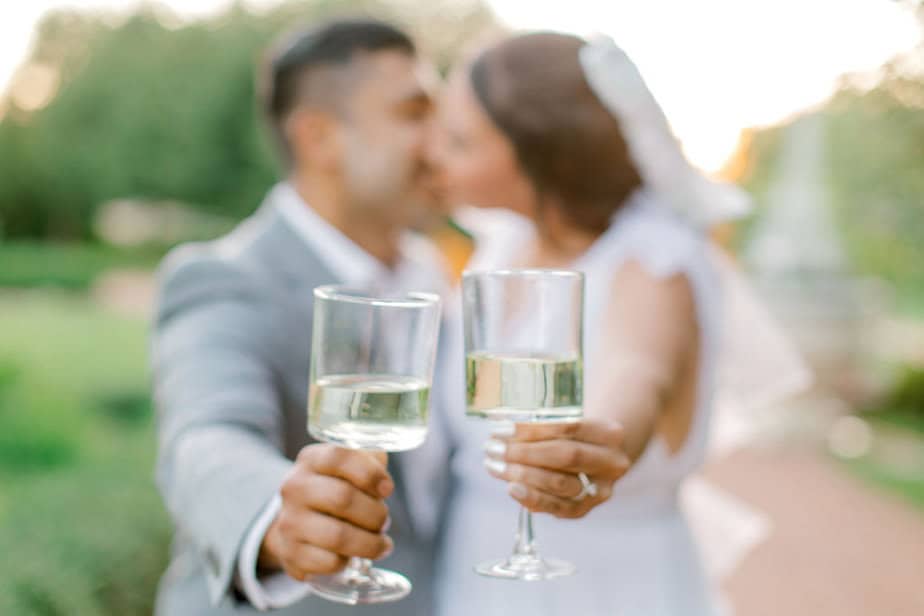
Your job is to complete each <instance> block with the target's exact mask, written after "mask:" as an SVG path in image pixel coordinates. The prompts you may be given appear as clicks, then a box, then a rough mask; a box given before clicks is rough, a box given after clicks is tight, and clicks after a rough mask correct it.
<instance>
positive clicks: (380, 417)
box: [308, 374, 430, 451]
mask: <svg viewBox="0 0 924 616" xmlns="http://www.w3.org/2000/svg"><path fill="white" fill-rule="evenodd" d="M429 399H430V385H429V383H427V381H425V380H424V379H420V378H415V377H409V376H400V375H394V374H338V375H332V376H327V377H323V378H319V379H318V380H317V381H316V382H315V383H312V384H311V391H310V396H309V400H310V403H309V405H308V414H309V424H308V425H309V429H310V432H311V436H313V437H314V438H316V439H318V440H321V441H327V442H328V443H338V444H340V445H343V446H344V447H350V448H352V449H382V450H385V451H405V450H407V449H414V448H415V447H419V446H420V445H421V444H422V443H423V441H424V438H426V436H427V409H428V408H429Z"/></svg>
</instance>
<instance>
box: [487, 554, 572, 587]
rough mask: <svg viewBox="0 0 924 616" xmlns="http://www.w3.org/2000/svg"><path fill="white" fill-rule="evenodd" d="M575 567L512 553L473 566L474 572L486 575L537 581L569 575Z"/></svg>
mask: <svg viewBox="0 0 924 616" xmlns="http://www.w3.org/2000/svg"><path fill="white" fill-rule="evenodd" d="M576 569H577V568H576V567H575V566H574V565H572V564H571V563H569V562H565V561H563V560H555V559H552V558H542V557H540V556H534V555H525V554H522V555H521V554H514V555H513V556H510V557H509V558H504V559H500V560H489V561H487V562H483V563H481V564H480V565H478V566H477V567H475V572H476V573H478V574H479V575H484V576H486V577H493V578H501V579H505V580H525V581H527V582H537V581H540V580H550V579H552V578H557V577H564V576H566V575H571V574H572V573H574V572H575V570H576Z"/></svg>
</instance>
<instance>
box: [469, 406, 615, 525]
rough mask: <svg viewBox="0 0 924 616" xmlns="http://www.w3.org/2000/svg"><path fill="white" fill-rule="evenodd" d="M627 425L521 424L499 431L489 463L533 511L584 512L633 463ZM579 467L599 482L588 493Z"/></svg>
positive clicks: (572, 515) (575, 515)
mask: <svg viewBox="0 0 924 616" xmlns="http://www.w3.org/2000/svg"><path fill="white" fill-rule="evenodd" d="M622 443H623V430H622V427H621V426H620V425H619V424H618V423H616V422H612V421H595V420H589V419H584V420H582V421H578V422H572V423H534V424H516V427H515V430H514V432H513V434H503V433H495V436H494V437H493V438H492V439H491V440H489V441H488V442H487V444H486V445H485V451H486V452H487V458H485V466H486V467H487V468H488V471H489V472H490V473H491V474H492V475H494V476H495V477H497V478H499V479H504V480H506V481H508V482H510V489H509V492H510V495H511V496H513V498H514V499H516V500H517V501H518V502H519V503H520V504H521V505H523V506H524V507H526V508H527V509H529V510H530V511H533V512H543V513H551V514H552V515H554V516H556V517H559V518H580V517H583V516H585V515H587V513H588V512H590V511H591V510H592V509H593V508H594V507H596V506H597V505H599V504H601V503H603V502H605V501H607V500H608V499H609V498H610V496H611V495H612V493H613V484H614V483H615V482H616V480H617V479H619V478H620V477H622V476H623V475H624V474H625V473H626V471H627V470H628V469H629V466H630V460H629V456H628V455H626V453H625V452H624V451H623V448H622ZM578 473H584V474H585V475H586V476H587V477H588V478H589V479H590V481H592V482H593V483H594V484H596V486H597V494H596V495H595V496H594V495H590V494H588V495H586V496H584V497H583V498H581V499H580V500H575V497H577V496H578V495H580V494H581V493H582V484H581V480H580V479H579V478H578Z"/></svg>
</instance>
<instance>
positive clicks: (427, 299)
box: [314, 284, 440, 308]
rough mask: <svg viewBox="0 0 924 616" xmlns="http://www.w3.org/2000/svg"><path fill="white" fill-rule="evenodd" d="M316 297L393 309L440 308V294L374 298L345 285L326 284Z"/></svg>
mask: <svg viewBox="0 0 924 616" xmlns="http://www.w3.org/2000/svg"><path fill="white" fill-rule="evenodd" d="M314 297H315V298H316V299H318V298H320V299H325V300H333V301H339V302H349V303H353V304H363V305H366V306H381V307H391V308H427V307H430V306H438V305H439V303H440V296H439V295H438V294H436V293H430V292H427V291H402V292H401V293H399V294H397V295H396V297H372V296H371V295H370V294H369V291H368V290H366V289H360V288H358V287H354V286H350V285H344V284H325V285H321V286H318V287H315V288H314Z"/></svg>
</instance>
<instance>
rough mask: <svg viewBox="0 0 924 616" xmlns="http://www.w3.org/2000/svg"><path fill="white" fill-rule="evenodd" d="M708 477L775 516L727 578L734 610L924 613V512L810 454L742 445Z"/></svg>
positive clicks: (853, 615)
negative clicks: (761, 538)
mask: <svg viewBox="0 0 924 616" xmlns="http://www.w3.org/2000/svg"><path fill="white" fill-rule="evenodd" d="M706 476H707V478H708V479H709V480H711V481H714V482H715V483H716V484H717V485H719V486H721V487H722V488H724V489H726V490H729V491H730V492H732V493H733V494H735V495H736V496H738V497H740V498H742V499H743V500H745V501H746V502H748V503H749V504H751V505H753V506H755V507H757V508H758V509H760V510H761V511H764V512H766V513H767V514H769V516H770V518H771V519H772V520H773V525H774V526H773V531H772V534H771V536H770V538H769V539H768V540H767V541H766V542H765V543H763V544H761V545H760V546H758V547H757V548H755V549H754V551H753V552H751V553H750V554H749V555H748V556H747V557H746V558H745V559H744V561H743V562H742V563H741V565H740V567H739V568H738V569H737V571H735V573H733V574H732V575H731V577H730V578H729V579H728V580H727V583H726V591H727V592H728V594H729V595H730V598H731V600H732V602H733V604H734V606H735V614H736V616H765V615H766V616H780V615H785V616H827V615H829V614H830V615H832V616H835V615H836V616H924V512H922V511H919V510H916V509H914V508H912V507H911V506H910V505H907V504H906V503H905V502H904V501H900V500H898V499H897V498H895V497H893V496H891V494H887V493H883V492H881V491H879V490H878V489H876V488H873V487H870V486H868V485H867V484H865V483H863V482H861V481H859V480H856V479H854V478H853V477H851V476H849V475H847V474H846V473H844V472H843V471H842V470H841V469H838V468H836V466H835V463H834V462H831V461H828V460H827V459H825V458H824V457H822V456H821V455H818V454H814V453H811V452H809V451H802V450H792V451H790V450H773V449H763V450H762V449H746V450H742V451H739V452H736V453H734V454H732V455H731V456H729V457H727V458H724V459H722V460H720V461H718V462H715V463H713V464H711V465H710V466H709V467H708V468H707V469H706Z"/></svg>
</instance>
